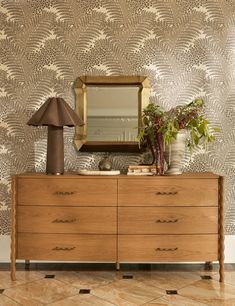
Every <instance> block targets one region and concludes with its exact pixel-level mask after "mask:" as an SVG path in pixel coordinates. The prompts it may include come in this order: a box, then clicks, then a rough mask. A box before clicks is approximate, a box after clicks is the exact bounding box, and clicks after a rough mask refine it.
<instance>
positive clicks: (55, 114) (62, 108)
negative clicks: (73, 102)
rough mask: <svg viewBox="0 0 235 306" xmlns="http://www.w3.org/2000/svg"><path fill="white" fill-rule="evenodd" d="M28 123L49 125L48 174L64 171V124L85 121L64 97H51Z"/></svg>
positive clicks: (78, 123) (79, 123) (74, 124)
mask: <svg viewBox="0 0 235 306" xmlns="http://www.w3.org/2000/svg"><path fill="white" fill-rule="evenodd" d="M27 124H28V125H34V126H39V125H47V126H48V136H47V166H46V172H47V174H57V175H60V174H63V173H64V140H63V126H70V127H71V126H76V125H79V126H81V125H83V124H84V123H83V121H82V120H81V119H80V118H79V117H78V115H77V114H76V113H75V112H74V110H73V109H72V108H71V107H70V106H69V105H68V104H67V103H66V102H65V101H64V99H63V98H49V99H47V100H46V102H45V103H44V104H43V105H42V106H41V107H40V108H39V110H38V111H37V112H36V113H35V114H34V115H33V116H32V118H31V119H30V120H29V121H28V122H27Z"/></svg>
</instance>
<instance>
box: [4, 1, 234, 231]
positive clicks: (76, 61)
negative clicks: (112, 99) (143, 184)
mask: <svg viewBox="0 0 235 306" xmlns="http://www.w3.org/2000/svg"><path fill="white" fill-rule="evenodd" d="M81 75H144V76H148V78H149V80H150V82H151V86H152V91H151V101H154V102H157V103H159V104H160V105H162V106H163V107H165V108H166V109H169V108H171V107H173V106H175V105H177V104H180V103H189V102H191V101H192V100H193V99H195V98H196V97H203V98H204V99H205V102H206V109H205V113H206V116H207V117H208V119H209V120H210V122H211V123H212V124H213V126H217V127H219V128H220V130H221V132H220V133H218V134H217V135H216V138H217V140H216V142H214V143H213V144H211V145H209V146H208V151H207V152H205V151H204V150H203V149H202V148H198V149H197V150H196V151H195V152H194V153H193V154H192V155H191V156H190V154H189V152H187V153H186V156H185V160H184V170H185V171H213V172H215V173H217V174H220V175H225V177H226V195H225V198H226V217H225V218H226V233H227V234H235V103H234V101H235V2H234V1H233V0H222V1H218V0H194V1H187V0H175V1H173V0H164V1H163V0H162V1H158V0H152V1H151V0H28V1H26V0H14V1H13V0H5V1H4V0H2V1H0V99H1V101H0V132H1V133H0V137H1V140H0V175H1V182H0V231H1V232H0V234H2V235H8V234H9V233H10V211H11V200H10V196H11V185H10V175H12V174H16V173H21V172H25V171H45V159H46V137H47V129H46V127H40V128H34V127H30V126H27V125H26V122H27V121H28V119H29V118H30V117H31V116H32V114H33V113H34V112H35V111H36V110H37V109H38V108H39V107H40V106H41V105H42V104H43V103H44V102H45V100H46V99H47V98H48V97H50V96H56V95H57V96H62V97H63V98H64V99H65V100H66V101H67V102H68V103H69V104H70V105H71V106H72V107H73V108H74V104H75V97H74V90H73V83H74V81H75V79H76V78H77V77H79V76H81ZM73 134H74V129H73V128H71V129H69V128H67V129H65V143H66V144H65V148H66V150H65V168H66V170H77V169H78V168H79V167H87V168H94V167H97V164H98V162H99V160H100V158H101V157H102V156H103V155H104V153H100V154H92V153H88V154H87V153H78V152H76V150H75V148H74V146H73ZM143 158H145V157H144V156H141V155H138V154H112V155H111V159H112V161H113V164H114V168H115V169H125V168H127V167H128V165H129V164H136V163H138V162H140V161H142V160H143Z"/></svg>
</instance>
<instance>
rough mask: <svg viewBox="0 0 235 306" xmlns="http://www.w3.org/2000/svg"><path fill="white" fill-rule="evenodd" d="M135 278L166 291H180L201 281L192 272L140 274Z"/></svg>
mask: <svg viewBox="0 0 235 306" xmlns="http://www.w3.org/2000/svg"><path fill="white" fill-rule="evenodd" d="M134 277H135V279H136V280H139V281H142V282H145V283H146V284H150V285H152V286H156V287H158V288H162V289H165V290H166V289H175V290H178V289H179V288H182V287H185V286H186V285H190V284H192V283H194V282H196V281H198V280H200V279H201V278H200V275H199V274H196V273H190V272H150V273H148V272H145V273H141V272H140V273H136V274H135V275H134Z"/></svg>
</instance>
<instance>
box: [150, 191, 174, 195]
mask: <svg viewBox="0 0 235 306" xmlns="http://www.w3.org/2000/svg"><path fill="white" fill-rule="evenodd" d="M177 193H178V191H169V192H165V191H162V192H161V191H158V192H155V195H175V194H177Z"/></svg>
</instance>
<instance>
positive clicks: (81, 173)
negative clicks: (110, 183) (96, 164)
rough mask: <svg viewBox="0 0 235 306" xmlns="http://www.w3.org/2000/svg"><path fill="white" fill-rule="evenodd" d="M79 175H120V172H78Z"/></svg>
mask: <svg viewBox="0 0 235 306" xmlns="http://www.w3.org/2000/svg"><path fill="white" fill-rule="evenodd" d="M78 174H79V175H119V174H120V170H110V171H100V170H86V169H80V170H78Z"/></svg>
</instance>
